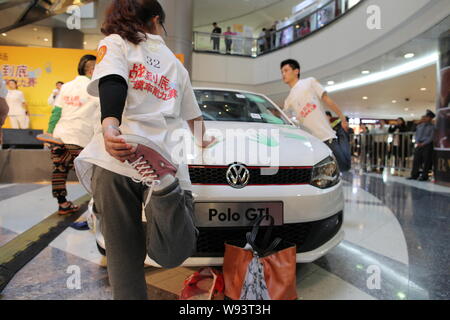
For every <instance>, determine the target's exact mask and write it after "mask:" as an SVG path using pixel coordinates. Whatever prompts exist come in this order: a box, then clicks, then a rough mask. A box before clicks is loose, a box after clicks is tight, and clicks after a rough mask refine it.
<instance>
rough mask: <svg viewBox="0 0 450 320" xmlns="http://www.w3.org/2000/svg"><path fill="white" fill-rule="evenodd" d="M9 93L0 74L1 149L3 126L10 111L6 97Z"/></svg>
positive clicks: (0, 144)
mask: <svg viewBox="0 0 450 320" xmlns="http://www.w3.org/2000/svg"><path fill="white" fill-rule="evenodd" d="M7 94H8V90H7V89H6V85H5V82H4V81H3V77H2V75H1V74H0V149H1V146H2V144H3V133H2V127H3V124H4V123H5V120H6V117H7V116H8V112H9V107H8V104H7V103H6V99H5V98H6V95H7Z"/></svg>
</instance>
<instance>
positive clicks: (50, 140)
mask: <svg viewBox="0 0 450 320" xmlns="http://www.w3.org/2000/svg"><path fill="white" fill-rule="evenodd" d="M36 139H38V140H39V141H42V142H47V143H51V144H56V145H58V146H62V145H64V142H62V141H61V140H53V139H46V138H44V137H39V136H37V137H36Z"/></svg>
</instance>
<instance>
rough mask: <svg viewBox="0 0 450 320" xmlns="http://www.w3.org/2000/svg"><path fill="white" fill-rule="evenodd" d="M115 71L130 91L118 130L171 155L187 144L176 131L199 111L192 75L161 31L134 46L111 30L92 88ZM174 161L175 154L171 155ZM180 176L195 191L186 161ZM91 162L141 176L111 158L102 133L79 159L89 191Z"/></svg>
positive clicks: (101, 47) (79, 170) (183, 184)
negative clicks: (176, 55)
mask: <svg viewBox="0 0 450 320" xmlns="http://www.w3.org/2000/svg"><path fill="white" fill-rule="evenodd" d="M111 74H117V75H120V76H122V77H123V78H124V79H125V80H126V81H127V83H128V96H127V101H126V104H125V109H124V112H123V115H122V123H121V125H120V129H121V131H122V133H123V134H134V135H138V136H141V137H145V138H147V139H149V140H151V141H152V142H153V143H156V144H157V145H158V146H159V147H160V148H161V149H162V150H164V151H165V152H166V153H167V154H170V155H172V152H173V151H175V150H178V149H177V148H179V146H180V145H183V137H182V136H181V135H179V136H178V137H175V136H174V135H173V133H174V132H175V131H176V130H178V129H181V130H183V128H184V127H185V121H186V120H191V119H195V118H197V117H199V116H201V114H202V113H201V111H200V108H199V106H198V103H197V100H196V98H195V94H194V91H193V89H192V86H191V82H190V79H189V74H188V72H187V70H186V69H185V68H184V66H183V65H182V64H181V62H180V61H179V60H178V59H177V58H176V57H175V55H174V54H173V53H172V52H171V51H170V49H169V48H168V47H167V46H166V44H165V43H164V40H163V39H162V38H161V37H160V36H156V35H151V34H147V40H146V41H143V42H141V43H140V44H139V45H134V44H132V43H131V42H128V41H127V40H124V39H122V38H121V37H120V36H119V35H117V34H113V35H110V36H108V37H106V38H105V39H103V40H102V41H101V42H100V44H99V50H98V55H97V66H96V68H95V71H94V75H93V77H92V82H91V83H90V85H89V86H88V92H89V93H90V94H92V95H95V96H98V83H99V79H101V78H102V77H105V76H107V75H111ZM171 160H172V161H174V159H173V158H172V159H171ZM174 162H175V163H176V164H178V165H179V168H178V172H177V175H176V176H177V178H178V180H179V181H180V186H181V188H182V189H184V190H191V189H192V186H191V182H190V179H189V171H188V167H187V164H186V162H185V161H184V162H182V163H179V162H177V161H174ZM93 164H95V165H97V166H100V167H102V168H104V169H107V170H109V171H112V172H115V173H117V174H120V175H123V176H127V177H131V178H138V174H137V172H136V170H134V169H132V168H130V167H129V166H128V165H126V164H124V163H122V162H120V161H119V160H117V159H115V158H113V157H112V156H110V155H109V153H108V152H106V150H105V145H104V140H103V135H102V133H101V132H98V133H97V134H95V135H94V138H93V139H92V141H91V142H90V143H89V144H88V145H87V146H86V148H85V149H84V150H83V151H82V152H81V153H80V155H79V156H78V157H77V159H76V161H75V167H76V171H77V175H78V178H79V179H80V181H81V182H82V183H83V185H84V186H85V188H86V189H87V190H88V191H91V188H90V183H91V176H92V167H93Z"/></svg>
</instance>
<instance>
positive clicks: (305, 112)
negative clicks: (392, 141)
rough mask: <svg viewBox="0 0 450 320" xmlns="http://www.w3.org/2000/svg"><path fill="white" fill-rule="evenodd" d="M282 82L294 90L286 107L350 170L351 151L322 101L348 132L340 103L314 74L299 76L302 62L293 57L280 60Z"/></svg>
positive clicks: (346, 169) (287, 110) (285, 108)
mask: <svg viewBox="0 0 450 320" xmlns="http://www.w3.org/2000/svg"><path fill="white" fill-rule="evenodd" d="M280 68H281V75H282V78H283V82H284V83H286V84H287V85H289V87H290V88H291V91H290V93H289V96H288V97H287V99H286V101H285V104H284V108H283V110H284V111H286V112H287V113H288V115H289V114H290V115H291V116H292V115H293V116H295V117H297V120H298V121H299V122H300V123H301V124H302V125H303V126H304V127H306V128H307V129H308V130H309V131H310V132H311V134H312V135H314V136H315V137H316V138H318V139H320V140H321V141H323V142H324V143H325V144H326V145H327V146H328V147H329V148H330V149H331V150H332V151H333V154H334V156H335V157H336V160H337V162H338V165H339V169H341V171H348V170H350V151H349V150H347V149H348V148H347V147H346V148H342V147H341V145H340V143H339V141H338V139H337V135H336V132H335V131H334V130H333V129H332V128H331V125H330V122H329V120H328V118H327V116H326V115H325V111H324V108H323V107H322V102H323V103H325V105H326V106H327V107H328V108H329V109H330V110H332V111H333V112H335V113H336V114H337V115H338V116H339V118H340V120H341V126H342V128H343V129H344V131H345V132H348V128H349V127H348V122H347V119H346V118H345V116H344V114H343V113H342V112H341V109H340V108H339V107H338V105H337V104H336V103H335V102H334V101H333V100H331V98H330V97H329V96H328V94H327V92H326V91H325V89H324V88H323V87H322V86H321V85H320V83H319V82H318V81H317V80H316V79H314V78H307V79H302V80H300V64H299V63H298V62H297V61H296V60H293V59H288V60H285V61H283V62H281V66H280Z"/></svg>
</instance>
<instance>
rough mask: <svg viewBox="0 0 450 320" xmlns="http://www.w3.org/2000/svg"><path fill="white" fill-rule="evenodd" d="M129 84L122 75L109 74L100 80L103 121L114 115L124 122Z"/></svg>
mask: <svg viewBox="0 0 450 320" xmlns="http://www.w3.org/2000/svg"><path fill="white" fill-rule="evenodd" d="M127 94H128V85H127V83H126V81H125V79H124V78H122V77H121V76H120V75H116V74H113V75H108V76H106V77H103V78H101V79H100V81H99V95H100V108H101V121H102V122H103V119H105V118H108V117H114V118H116V119H118V120H119V123H121V122H122V113H123V110H124V108H125V102H126V100H127Z"/></svg>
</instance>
